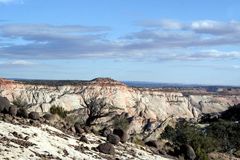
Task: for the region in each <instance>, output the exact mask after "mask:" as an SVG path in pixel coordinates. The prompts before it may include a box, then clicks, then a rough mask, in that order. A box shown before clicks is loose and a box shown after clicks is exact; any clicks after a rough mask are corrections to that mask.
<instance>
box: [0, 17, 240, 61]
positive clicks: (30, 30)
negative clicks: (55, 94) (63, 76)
mask: <svg viewBox="0 0 240 160" xmlns="http://www.w3.org/2000/svg"><path fill="white" fill-rule="evenodd" d="M228 23H231V24H240V22H236V21H231V22H226V24H228ZM178 24H179V22H178V23H175V22H172V21H165V22H164V23H161V27H160V29H157V28H148V27H147V28H145V29H143V30H141V31H138V32H134V33H130V34H129V35H127V36H122V37H123V38H121V39H120V38H117V39H110V38H108V37H107V36H106V33H107V32H109V31H110V29H109V28H108V27H101V26H82V25H63V26H56V25H48V24H6V25H0V39H1V38H2V42H4V38H5V39H8V40H9V42H8V43H7V44H6V45H1V44H0V56H1V57H2V58H8V59H82V58H111V59H124V58H125V59H135V60H139V59H142V60H148V59H151V60H154V59H155V60H159V61H160V60H185V61H187V60H209V59H221V60H223V59H229V60H231V59H239V60H240V51H238V49H235V50H232V51H228V52H226V51H221V50H216V49H215V48H219V47H223V48H224V46H228V48H231V46H232V47H233V48H239V47H238V46H239V44H240V33H238V32H236V33H234V34H233V33H232V34H231V33H229V34H226V33H228V31H223V30H222V29H220V28H224V27H223V26H224V25H223V24H225V23H224V22H216V21H209V20H207V21H195V22H192V23H191V24H189V25H187V24H182V25H181V24H180V25H178ZM232 26H233V27H234V25H232ZM162 27H167V28H168V29H162ZM237 27H238V26H237V25H236V26H235V28H236V29H237ZM214 28H218V30H213V29H214ZM225 29H226V30H227V28H225ZM196 30H197V31H196ZM200 30H201V31H200ZM216 31H217V32H216ZM206 33H209V34H211V36H206ZM216 33H218V34H216ZM222 34H226V35H224V36H223V35H222ZM19 40H22V41H24V42H26V43H17V42H19ZM200 49H201V50H200ZM14 63H15V64H14ZM14 63H13V62H11V64H12V65H20V63H22V64H21V65H24V63H25V62H23V61H17V62H14ZM26 64H27V63H25V65H26Z"/></svg>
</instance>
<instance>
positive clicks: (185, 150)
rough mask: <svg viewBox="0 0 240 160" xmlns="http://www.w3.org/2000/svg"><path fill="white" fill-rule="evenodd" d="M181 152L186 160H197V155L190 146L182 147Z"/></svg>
mask: <svg viewBox="0 0 240 160" xmlns="http://www.w3.org/2000/svg"><path fill="white" fill-rule="evenodd" d="M180 152H181V154H183V155H184V158H185V159H186V160H194V159H195V158H196V154H195V152H194V150H193V148H192V147H191V146H190V145H186V144H185V145H182V146H181V147H180Z"/></svg>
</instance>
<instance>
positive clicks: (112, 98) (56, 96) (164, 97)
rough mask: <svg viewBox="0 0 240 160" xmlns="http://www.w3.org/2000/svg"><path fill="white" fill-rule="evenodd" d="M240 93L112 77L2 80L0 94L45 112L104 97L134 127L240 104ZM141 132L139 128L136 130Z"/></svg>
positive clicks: (74, 107)
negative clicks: (138, 84)
mask: <svg viewBox="0 0 240 160" xmlns="http://www.w3.org/2000/svg"><path fill="white" fill-rule="evenodd" d="M238 93H240V92H237V93H235V94H227V93H226V92H224V94H221V93H220V92H219V93H216V94H212V93H208V92H205V91H190V92H186V90H177V89H170V90H167V89H148V88H132V87H128V86H127V85H125V84H123V83H121V82H118V81H114V80H112V79H104V78H99V79H94V80H92V81H86V82H81V83H74V84H71V85H70V84H64V85H50V84H49V85H41V84H37V83H26V82H24V83H23V82H19V81H18V82H16V81H10V80H5V79H1V80H0V96H3V97H7V98H8V99H9V100H10V101H14V100H15V99H17V98H19V97H20V98H21V99H22V100H23V101H26V102H27V104H29V106H28V107H29V108H28V110H29V111H37V112H48V111H49V109H50V107H51V106H53V105H59V106H62V107H63V108H65V109H66V110H68V111H70V110H76V109H80V108H83V107H84V100H86V99H90V98H91V97H94V96H95V97H99V98H104V99H105V101H106V103H108V104H111V105H112V106H115V107H117V108H118V112H127V113H128V114H129V115H131V116H133V117H135V118H134V121H133V122H132V123H133V124H134V123H136V124H138V125H132V127H133V128H134V127H136V128H134V130H139V127H138V126H139V124H140V126H144V125H146V124H145V123H146V122H145V121H146V119H151V121H153V122H157V121H163V120H165V119H166V118H168V117H169V116H173V117H175V118H187V119H191V118H194V119H197V117H198V116H199V115H200V114H201V113H212V112H220V111H224V110H226V109H227V108H228V107H229V106H232V105H234V104H238V103H240V94H238ZM139 131H140V130H139Z"/></svg>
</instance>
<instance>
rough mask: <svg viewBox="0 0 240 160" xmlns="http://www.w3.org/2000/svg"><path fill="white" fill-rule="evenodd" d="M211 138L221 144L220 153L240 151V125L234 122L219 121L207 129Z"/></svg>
mask: <svg viewBox="0 0 240 160" xmlns="http://www.w3.org/2000/svg"><path fill="white" fill-rule="evenodd" d="M206 133H207V134H208V136H210V137H215V139H217V141H218V142H219V144H220V148H221V150H220V151H223V152H229V151H231V150H232V149H234V150H239V149H240V134H239V133H240V124H239V123H236V122H232V121H225V120H219V121H218V122H214V123H212V124H210V125H209V126H208V127H207V128H206Z"/></svg>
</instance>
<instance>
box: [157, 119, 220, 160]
mask: <svg viewBox="0 0 240 160" xmlns="http://www.w3.org/2000/svg"><path fill="white" fill-rule="evenodd" d="M161 137H162V138H164V139H168V140H170V141H172V142H174V143H175V144H176V145H178V146H180V145H182V144H189V145H191V146H192V147H193V149H194V151H195V152H196V155H197V157H198V158H199V159H203V160H207V159H208V158H207V157H208V156H207V154H208V153H210V152H212V151H215V150H216V148H217V141H216V139H214V138H212V137H211V136H208V135H206V134H205V131H204V130H203V129H201V128H198V127H196V126H194V125H192V124H189V123H186V122H184V123H178V124H177V125H176V128H175V129H174V128H172V127H170V126H167V127H166V129H165V131H164V132H163V133H162V134H161Z"/></svg>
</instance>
